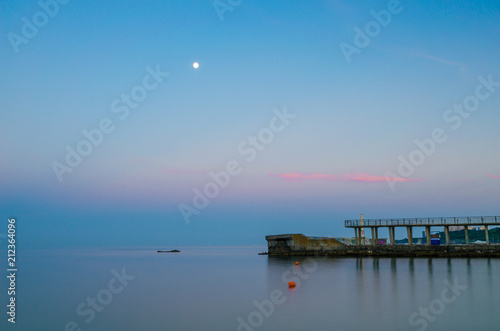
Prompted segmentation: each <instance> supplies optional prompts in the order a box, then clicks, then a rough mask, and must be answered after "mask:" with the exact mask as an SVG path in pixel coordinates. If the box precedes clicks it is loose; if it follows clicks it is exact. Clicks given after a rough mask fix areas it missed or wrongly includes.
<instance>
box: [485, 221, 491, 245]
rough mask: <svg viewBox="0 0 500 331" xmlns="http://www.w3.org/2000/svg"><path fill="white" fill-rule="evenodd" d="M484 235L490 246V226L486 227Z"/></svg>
mask: <svg viewBox="0 0 500 331" xmlns="http://www.w3.org/2000/svg"><path fill="white" fill-rule="evenodd" d="M484 234H485V235H486V245H489V244H490V234H489V233H488V225H486V224H485V225H484Z"/></svg>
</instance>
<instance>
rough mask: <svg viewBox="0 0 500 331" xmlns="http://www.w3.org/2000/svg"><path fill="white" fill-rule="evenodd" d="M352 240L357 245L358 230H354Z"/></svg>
mask: <svg viewBox="0 0 500 331" xmlns="http://www.w3.org/2000/svg"><path fill="white" fill-rule="evenodd" d="M354 239H355V242H356V245H359V239H358V228H354Z"/></svg>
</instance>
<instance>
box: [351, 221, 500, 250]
mask: <svg viewBox="0 0 500 331" xmlns="http://www.w3.org/2000/svg"><path fill="white" fill-rule="evenodd" d="M471 225H474V226H484V232H485V235H486V244H487V245H489V244H490V239H489V233H488V226H492V225H497V226H500V216H474V217H430V218H396V219H364V218H363V219H362V220H347V221H345V227H346V228H354V229H355V232H356V229H357V228H361V227H363V228H372V229H375V231H376V230H377V229H378V228H381V227H387V228H388V229H389V240H390V244H391V245H394V244H395V239H396V238H395V235H394V233H395V231H394V229H395V228H396V227H402V226H405V227H406V231H407V234H408V245H409V246H411V245H412V239H413V235H412V230H413V228H414V227H425V237H426V239H427V245H429V246H430V245H431V228H432V227H436V226H439V227H444V232H445V237H446V245H447V246H450V226H463V227H464V228H465V241H466V244H467V245H468V244H469V231H468V227H469V226H471ZM372 233H373V231H372ZM372 238H373V234H372ZM375 245H377V244H375Z"/></svg>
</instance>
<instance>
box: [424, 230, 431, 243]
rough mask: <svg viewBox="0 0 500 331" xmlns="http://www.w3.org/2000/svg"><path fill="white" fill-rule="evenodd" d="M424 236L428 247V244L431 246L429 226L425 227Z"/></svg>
mask: <svg viewBox="0 0 500 331" xmlns="http://www.w3.org/2000/svg"><path fill="white" fill-rule="evenodd" d="M425 236H426V237H427V245H429V246H430V244H431V227H430V226H426V227H425Z"/></svg>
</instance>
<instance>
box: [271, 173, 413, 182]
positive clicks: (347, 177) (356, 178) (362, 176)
mask: <svg viewBox="0 0 500 331" xmlns="http://www.w3.org/2000/svg"><path fill="white" fill-rule="evenodd" d="M271 176H274V177H278V178H281V179H285V180H288V181H292V182H298V181H303V180H321V181H353V182H386V181H391V182H414V181H420V180H422V179H410V178H403V177H386V176H374V175H370V174H366V173H357V174H344V175H330V174H321V173H301V172H289V173H283V174H279V175H271Z"/></svg>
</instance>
